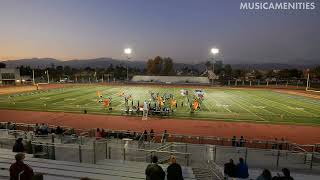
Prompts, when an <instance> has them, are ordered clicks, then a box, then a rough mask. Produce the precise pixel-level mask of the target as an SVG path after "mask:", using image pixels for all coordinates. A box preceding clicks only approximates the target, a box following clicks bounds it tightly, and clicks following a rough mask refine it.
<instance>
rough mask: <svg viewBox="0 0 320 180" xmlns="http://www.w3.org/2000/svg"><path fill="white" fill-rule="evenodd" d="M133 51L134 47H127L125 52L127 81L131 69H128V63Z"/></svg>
mask: <svg viewBox="0 0 320 180" xmlns="http://www.w3.org/2000/svg"><path fill="white" fill-rule="evenodd" d="M131 53H132V49H131V48H125V49H124V54H125V55H126V56H127V60H128V62H127V82H129V69H128V63H129V60H130V55H131Z"/></svg>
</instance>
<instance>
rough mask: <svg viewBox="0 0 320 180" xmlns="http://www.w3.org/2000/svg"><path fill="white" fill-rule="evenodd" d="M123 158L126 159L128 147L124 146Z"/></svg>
mask: <svg viewBox="0 0 320 180" xmlns="http://www.w3.org/2000/svg"><path fill="white" fill-rule="evenodd" d="M123 160H124V161H125V160H126V148H123Z"/></svg>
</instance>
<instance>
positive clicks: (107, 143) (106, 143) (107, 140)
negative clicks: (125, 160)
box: [106, 140, 108, 159]
mask: <svg viewBox="0 0 320 180" xmlns="http://www.w3.org/2000/svg"><path fill="white" fill-rule="evenodd" d="M106 159H108V140H107V141H106Z"/></svg>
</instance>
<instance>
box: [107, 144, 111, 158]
mask: <svg viewBox="0 0 320 180" xmlns="http://www.w3.org/2000/svg"><path fill="white" fill-rule="evenodd" d="M108 156H109V159H111V146H109V148H108Z"/></svg>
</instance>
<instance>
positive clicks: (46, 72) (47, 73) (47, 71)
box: [44, 70, 50, 84]
mask: <svg viewBox="0 0 320 180" xmlns="http://www.w3.org/2000/svg"><path fill="white" fill-rule="evenodd" d="M44 73H45V74H46V75H47V79H48V84H49V82H50V79H49V70H46V71H45V72H44Z"/></svg>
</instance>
